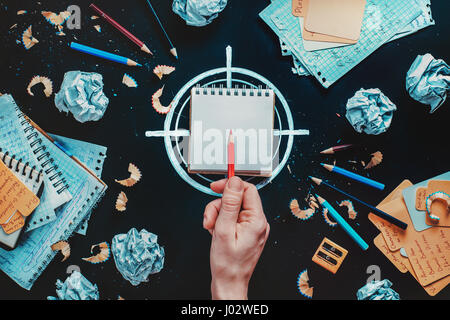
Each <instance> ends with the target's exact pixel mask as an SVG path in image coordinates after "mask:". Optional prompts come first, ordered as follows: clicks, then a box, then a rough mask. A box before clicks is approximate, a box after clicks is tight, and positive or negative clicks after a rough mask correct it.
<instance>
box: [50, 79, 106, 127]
mask: <svg viewBox="0 0 450 320" xmlns="http://www.w3.org/2000/svg"><path fill="white" fill-rule="evenodd" d="M108 104H109V99H108V97H107V96H106V95H105V94H104V93H103V77H102V75H101V74H99V73H95V72H82V71H69V72H66V74H65V75H64V80H63V83H62V84H61V89H60V91H59V92H58V93H57V94H56V95H55V105H56V108H58V110H59V111H61V112H63V111H64V112H66V113H68V112H71V113H72V114H73V116H74V118H75V119H76V120H77V121H79V122H82V123H83V122H86V121H98V120H100V119H101V118H102V117H103V114H104V113H105V111H106V108H107V107H108Z"/></svg>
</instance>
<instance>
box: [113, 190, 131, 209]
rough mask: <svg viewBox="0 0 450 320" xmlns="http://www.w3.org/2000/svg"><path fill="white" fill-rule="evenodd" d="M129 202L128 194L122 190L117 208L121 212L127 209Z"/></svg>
mask: <svg viewBox="0 0 450 320" xmlns="http://www.w3.org/2000/svg"><path fill="white" fill-rule="evenodd" d="M127 202H128V198H127V195H126V194H125V192H123V191H121V192H120V193H119V196H118V197H117V200H116V210H118V211H120V212H123V211H125V210H127Z"/></svg>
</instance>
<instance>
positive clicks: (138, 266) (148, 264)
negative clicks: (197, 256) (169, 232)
mask: <svg viewBox="0 0 450 320" xmlns="http://www.w3.org/2000/svg"><path fill="white" fill-rule="evenodd" d="M111 252H112V254H113V257H114V261H115V263H116V267H117V270H119V272H120V273H121V274H122V276H123V277H124V278H125V279H126V280H128V281H130V282H131V284H132V285H134V286H137V285H138V284H140V283H141V282H146V281H148V276H149V275H150V274H154V273H157V272H160V271H161V270H162V268H163V267H164V256H165V252H164V248H163V247H160V245H159V244H158V236H157V235H155V234H153V233H151V232H148V231H147V230H145V229H142V230H141V231H140V232H138V231H137V230H136V229H135V228H132V229H130V231H128V233H127V234H118V235H115V236H114V238H113V240H112V244H111Z"/></svg>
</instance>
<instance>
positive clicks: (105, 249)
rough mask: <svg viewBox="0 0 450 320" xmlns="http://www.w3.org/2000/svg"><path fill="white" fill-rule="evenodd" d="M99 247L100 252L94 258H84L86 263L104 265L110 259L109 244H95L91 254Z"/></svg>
mask: <svg viewBox="0 0 450 320" xmlns="http://www.w3.org/2000/svg"><path fill="white" fill-rule="evenodd" d="M95 247H98V248H99V249H100V252H99V253H98V254H96V255H94V256H91V257H89V258H83V260H84V261H87V262H90V263H94V264H97V263H102V262H105V261H107V260H108V259H109V256H110V253H111V250H109V245H108V243H107V242H102V243H98V244H94V245H93V246H91V254H92V253H93V252H94V248H95Z"/></svg>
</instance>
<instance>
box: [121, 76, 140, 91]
mask: <svg viewBox="0 0 450 320" xmlns="http://www.w3.org/2000/svg"><path fill="white" fill-rule="evenodd" d="M122 83H123V84H124V85H126V86H127V87H130V88H137V86H138V84H137V82H136V80H134V78H133V77H132V76H130V75H129V74H126V73H125V74H124V75H123V78H122Z"/></svg>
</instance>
